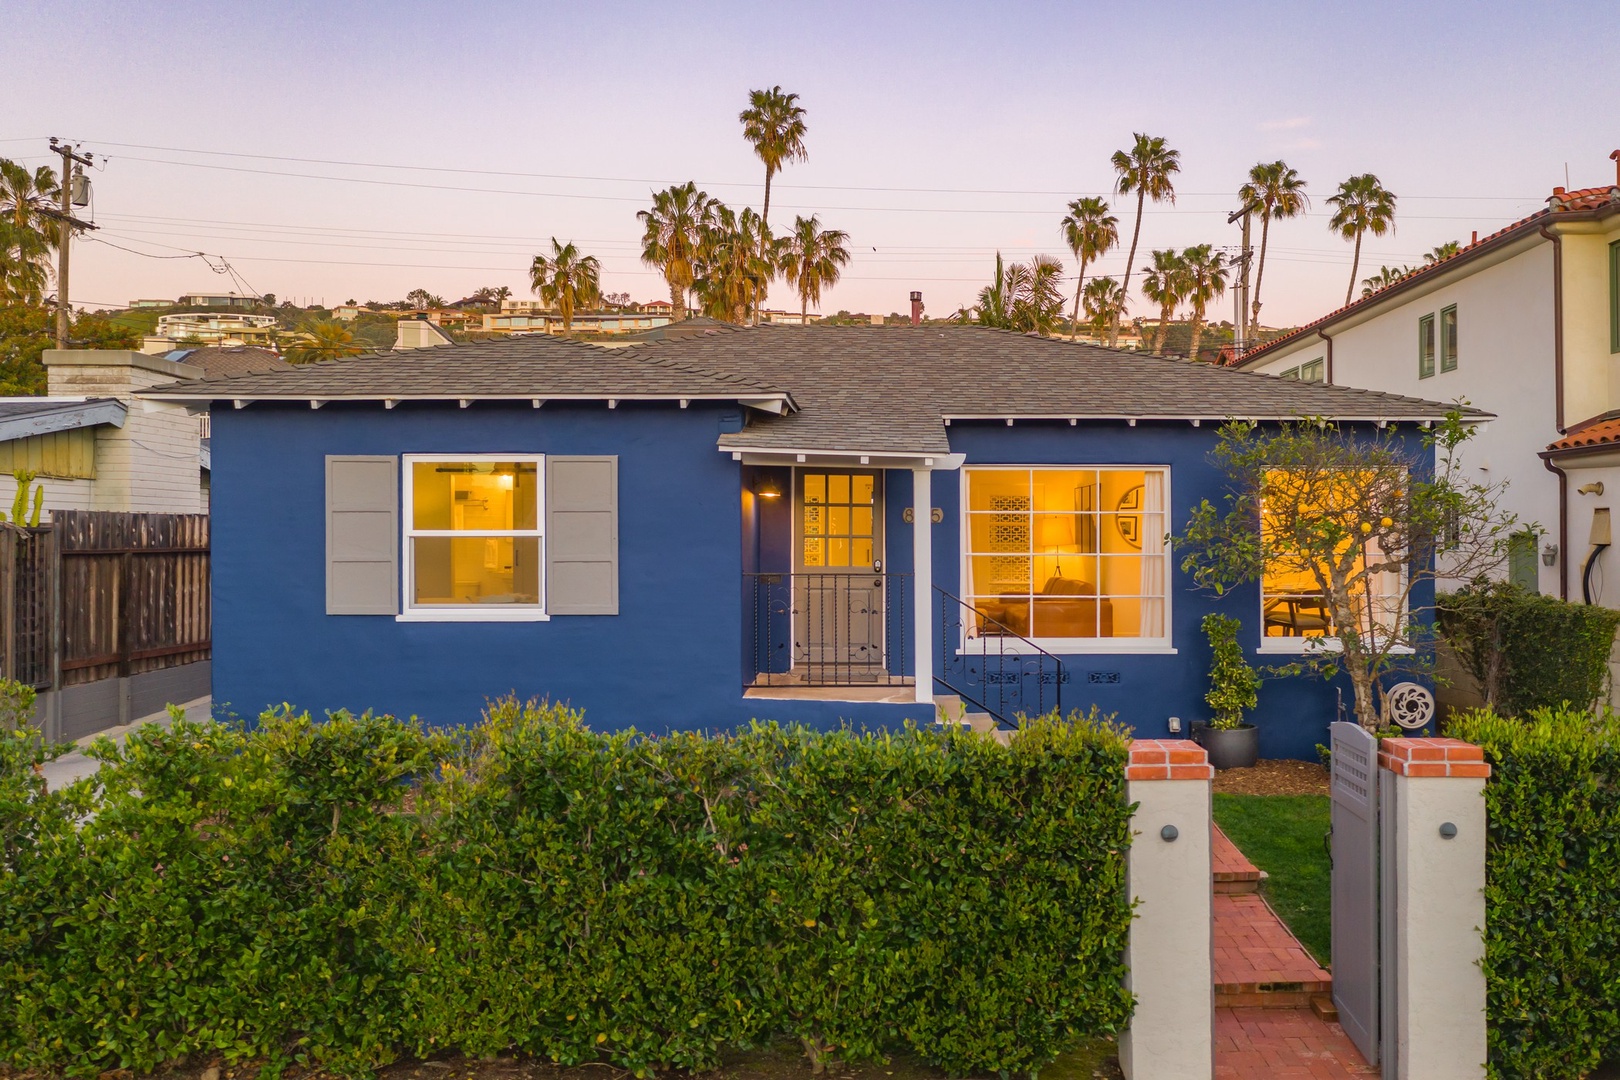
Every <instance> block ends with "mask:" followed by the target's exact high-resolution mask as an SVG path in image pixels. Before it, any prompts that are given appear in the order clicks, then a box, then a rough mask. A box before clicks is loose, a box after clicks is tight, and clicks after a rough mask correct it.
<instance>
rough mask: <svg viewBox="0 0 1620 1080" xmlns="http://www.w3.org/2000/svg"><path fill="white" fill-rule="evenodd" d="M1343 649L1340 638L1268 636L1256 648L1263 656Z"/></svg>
mask: <svg viewBox="0 0 1620 1080" xmlns="http://www.w3.org/2000/svg"><path fill="white" fill-rule="evenodd" d="M1343 651H1344V646H1343V645H1341V644H1340V643H1339V639H1338V638H1266V639H1264V640H1263V641H1261V643H1260V647H1259V648H1258V649H1256V650H1255V652H1256V653H1258V654H1260V655H1261V656H1268V655H1269V656H1312V655H1322V654H1326V653H1335V654H1336V653H1340V652H1343ZM1416 651H1417V650H1416V649H1414V648H1412V647H1411V646H1410V645H1396V646H1393V647H1392V648H1391V649H1390V650H1389V655H1391V656H1411V655H1412V654H1413V653H1415V652H1416Z"/></svg>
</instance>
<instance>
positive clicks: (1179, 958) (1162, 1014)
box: [1119, 739, 1215, 1080]
mask: <svg viewBox="0 0 1620 1080" xmlns="http://www.w3.org/2000/svg"><path fill="white" fill-rule="evenodd" d="M1214 776H1215V770H1214V769H1213V768H1211V767H1210V764H1209V757H1208V755H1206V754H1205V753H1204V748H1203V747H1201V746H1199V745H1198V744H1197V743H1194V742H1192V741H1190V740H1184V739H1137V740H1136V741H1134V742H1132V743H1131V758H1130V764H1129V765H1128V766H1127V767H1126V769H1125V800H1126V801H1127V802H1133V803H1136V804H1137V807H1136V814H1135V816H1134V817H1132V818H1131V831H1132V833H1133V834H1134V835H1133V836H1132V837H1131V848H1130V851H1129V853H1128V854H1127V855H1126V861H1125V892H1126V895H1127V896H1129V897H1131V899H1133V900H1134V901H1135V902H1136V904H1137V908H1136V919H1135V921H1134V922H1133V923H1132V924H1131V936H1130V941H1129V943H1128V944H1127V946H1126V949H1125V962H1126V964H1127V965H1128V967H1129V968H1130V972H1129V974H1128V975H1127V977H1126V982H1127V986H1128V987H1129V988H1130V991H1131V993H1132V994H1134V995H1136V1011H1135V1013H1134V1014H1132V1016H1131V1026H1130V1027H1129V1028H1127V1029H1126V1030H1125V1032H1124V1034H1123V1035H1121V1036H1120V1040H1119V1063H1120V1066H1121V1067H1122V1068H1123V1069H1124V1071H1125V1076H1126V1078H1127V1080H1207V1078H1208V1077H1210V1076H1213V1075H1214V1071H1215V981H1214V966H1213V965H1214V956H1213V949H1214V942H1213V939H1212V932H1211V929H1210V920H1211V919H1212V917H1213V915H1214V912H1213V904H1214V899H1213V893H1214V878H1213V876H1212V867H1211V865H1210V859H1211V848H1212V841H1211V837H1210V781H1211V780H1212V779H1214Z"/></svg>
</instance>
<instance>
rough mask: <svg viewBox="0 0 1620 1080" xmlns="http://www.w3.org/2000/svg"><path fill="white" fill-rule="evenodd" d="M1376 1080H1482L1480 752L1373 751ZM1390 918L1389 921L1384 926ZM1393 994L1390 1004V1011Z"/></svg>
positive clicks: (1421, 746) (1441, 744) (1484, 770)
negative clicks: (1385, 971) (1378, 925)
mask: <svg viewBox="0 0 1620 1080" xmlns="http://www.w3.org/2000/svg"><path fill="white" fill-rule="evenodd" d="M1378 764H1379V766H1380V767H1381V768H1382V769H1383V775H1384V777H1385V780H1384V785H1383V788H1382V791H1383V794H1382V796H1381V801H1382V802H1383V806H1382V808H1381V811H1380V812H1381V813H1382V814H1383V815H1384V818H1385V820H1384V843H1385V844H1386V845H1387V846H1386V849H1385V851H1384V874H1385V883H1384V889H1385V903H1386V904H1390V905H1393V909H1394V910H1393V911H1389V910H1386V911H1385V913H1384V914H1385V923H1384V933H1385V935H1386V938H1387V937H1388V936H1393V937H1394V941H1393V948H1389V945H1390V944H1391V943H1390V942H1388V941H1387V940H1386V943H1385V945H1386V950H1385V957H1386V962H1389V961H1390V960H1392V961H1393V966H1394V969H1395V970H1394V976H1395V978H1394V980H1393V982H1394V986H1393V987H1392V986H1391V985H1390V982H1389V981H1386V982H1385V983H1384V993H1385V1000H1384V1004H1383V1011H1384V1055H1385V1061H1384V1075H1385V1076H1388V1077H1392V1078H1393V1080H1483V1078H1484V1076H1485V1056H1486V1050H1485V972H1484V970H1483V969H1482V968H1481V967H1480V961H1481V960H1482V959H1483V958H1484V956H1485V940H1484V936H1483V927H1484V926H1485V827H1486V820H1485V792H1484V789H1485V781H1486V779H1487V778H1488V777H1489V776H1490V773H1491V767H1490V765H1488V764H1487V763H1486V761H1485V752H1484V751H1483V750H1482V749H1480V748H1479V747H1477V746H1473V745H1470V744H1469V743H1465V742H1459V741H1458V740H1456V739H1384V740H1382V741H1381V742H1380V743H1379V744H1378ZM1391 916H1393V918H1391ZM1392 990H1393V997H1394V1000H1393V1001H1391V1000H1389V997H1390V995H1391V991H1392Z"/></svg>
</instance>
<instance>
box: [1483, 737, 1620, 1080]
mask: <svg viewBox="0 0 1620 1080" xmlns="http://www.w3.org/2000/svg"><path fill="white" fill-rule="evenodd" d="M1451 734H1453V735H1455V736H1457V737H1458V738H1461V739H1466V740H1468V741H1469V742H1474V743H1478V744H1479V745H1481V746H1483V747H1484V748H1485V757H1486V759H1487V760H1488V761H1489V762H1490V763H1491V767H1492V772H1491V779H1490V782H1489V783H1488V784H1487V785H1486V788H1485V798H1486V805H1487V812H1488V813H1489V816H1490V828H1489V838H1488V840H1487V849H1486V886H1485V902H1486V915H1485V918H1486V923H1485V926H1486V932H1485V978H1486V988H1487V992H1488V998H1487V1006H1486V1008H1487V1012H1488V1014H1489V1019H1490V1071H1491V1075H1492V1076H1493V1077H1502V1078H1506V1077H1521V1076H1537V1077H1548V1078H1561V1077H1568V1078H1571V1080H1574V1078H1576V1077H1580V1076H1584V1075H1586V1074H1587V1073H1588V1072H1590V1071H1592V1070H1593V1069H1595V1068H1596V1067H1597V1066H1598V1064H1599V1063H1600V1062H1601V1061H1602V1060H1603V1059H1604V1058H1605V1057H1606V1056H1611V1055H1614V1054H1616V1053H1620V962H1617V959H1616V958H1617V957H1620V718H1617V717H1616V716H1615V715H1614V714H1613V713H1604V714H1603V715H1601V716H1595V715H1593V714H1591V713H1585V712H1581V711H1578V710H1573V709H1567V708H1565V709H1558V710H1550V709H1541V710H1536V711H1534V712H1532V713H1531V714H1530V715H1529V716H1528V717H1526V718H1525V719H1523V720H1518V719H1504V718H1502V717H1498V716H1496V715H1494V714H1492V713H1490V712H1487V711H1484V710H1481V711H1478V712H1473V713H1470V714H1468V715H1466V716H1464V717H1462V718H1461V719H1460V720H1457V721H1454V722H1453V726H1452V728H1451Z"/></svg>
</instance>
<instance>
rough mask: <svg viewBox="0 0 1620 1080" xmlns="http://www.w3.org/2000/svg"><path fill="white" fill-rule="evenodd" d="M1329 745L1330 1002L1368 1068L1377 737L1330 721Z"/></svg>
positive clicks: (1375, 1012) (1375, 935)
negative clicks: (1330, 811)
mask: <svg viewBox="0 0 1620 1080" xmlns="http://www.w3.org/2000/svg"><path fill="white" fill-rule="evenodd" d="M1330 731H1331V736H1330V737H1331V739H1332V743H1333V758H1332V762H1333V780H1332V793H1333V798H1332V827H1333V833H1332V845H1333V846H1332V851H1333V896H1332V901H1333V907H1332V923H1333V1004H1334V1006H1335V1007H1337V1008H1338V1010H1339V1023H1340V1024H1342V1025H1343V1026H1344V1030H1345V1034H1347V1035H1349V1036H1350V1040H1351V1041H1352V1042H1354V1043H1355V1044H1356V1048H1357V1049H1358V1050H1360V1051H1361V1053H1362V1056H1363V1057H1365V1058H1366V1059H1367V1062H1368V1063H1369V1064H1372V1065H1376V1064H1378V1059H1379V967H1380V965H1379V941H1380V934H1379V922H1380V909H1381V904H1380V897H1379V827H1378V817H1379V815H1378V787H1379V784H1378V780H1379V777H1378V740H1377V739H1375V738H1374V737H1373V736H1372V735H1370V734H1368V733H1367V732H1365V731H1363V730H1362V729H1361V726H1360V725H1359V724H1347V723H1336V724H1333V725H1332V726H1331V728H1330Z"/></svg>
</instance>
